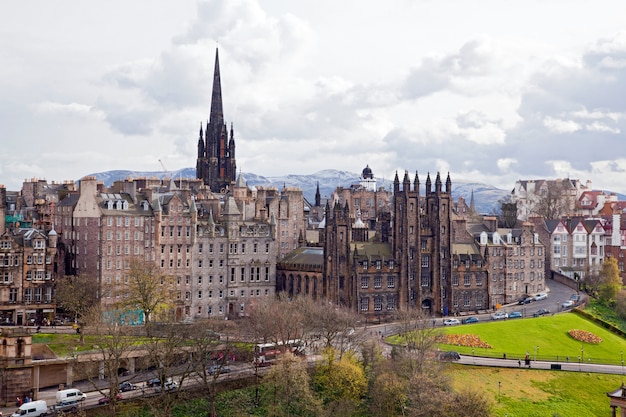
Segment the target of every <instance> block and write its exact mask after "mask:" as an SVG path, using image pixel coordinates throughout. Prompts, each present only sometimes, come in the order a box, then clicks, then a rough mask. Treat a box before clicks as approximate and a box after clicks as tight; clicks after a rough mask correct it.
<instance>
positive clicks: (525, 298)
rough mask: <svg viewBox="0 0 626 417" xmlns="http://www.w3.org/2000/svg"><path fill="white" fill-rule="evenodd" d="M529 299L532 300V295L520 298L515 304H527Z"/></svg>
mask: <svg viewBox="0 0 626 417" xmlns="http://www.w3.org/2000/svg"><path fill="white" fill-rule="evenodd" d="M531 301H533V298H532V297H524V298H520V300H519V302H518V303H517V304H519V305H524V304H529V303H530V302H531Z"/></svg>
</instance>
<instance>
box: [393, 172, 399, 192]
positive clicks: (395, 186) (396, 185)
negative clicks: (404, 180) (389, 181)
mask: <svg viewBox="0 0 626 417" xmlns="http://www.w3.org/2000/svg"><path fill="white" fill-rule="evenodd" d="M399 191H400V180H399V179H398V171H396V176H395V178H394V179H393V192H394V193H398V192H399Z"/></svg>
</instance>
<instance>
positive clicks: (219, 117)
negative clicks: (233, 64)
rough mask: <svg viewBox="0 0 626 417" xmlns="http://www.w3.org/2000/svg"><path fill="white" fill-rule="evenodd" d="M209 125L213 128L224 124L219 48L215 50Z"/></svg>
mask: <svg viewBox="0 0 626 417" xmlns="http://www.w3.org/2000/svg"><path fill="white" fill-rule="evenodd" d="M209 123H210V124H212V125H213V126H222V125H223V124H224V111H223V109H222V82H221V80H220V60H219V54H218V49H217V48H215V69H214V70H213V92H212V93H211V114H210V116H209Z"/></svg>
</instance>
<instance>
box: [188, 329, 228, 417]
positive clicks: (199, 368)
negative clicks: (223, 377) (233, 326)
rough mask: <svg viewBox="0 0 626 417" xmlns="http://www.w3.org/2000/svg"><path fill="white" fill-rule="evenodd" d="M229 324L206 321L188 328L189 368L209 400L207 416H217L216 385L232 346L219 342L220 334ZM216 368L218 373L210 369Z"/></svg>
mask: <svg viewBox="0 0 626 417" xmlns="http://www.w3.org/2000/svg"><path fill="white" fill-rule="evenodd" d="M230 323H231V321H226V320H206V321H200V322H196V323H194V324H193V325H191V326H190V331H189V335H190V340H189V344H190V348H191V366H192V367H193V375H194V376H195V377H196V379H197V380H199V381H201V383H202V388H203V389H204V390H206V392H207V394H208V399H209V414H208V415H209V416H210V417H215V416H217V413H216V410H215V394H216V383H217V378H218V377H219V374H220V371H221V370H222V369H223V366H225V365H226V364H227V362H228V358H229V357H230V353H231V351H232V350H233V346H232V345H231V344H230V343H229V341H228V339H227V340H225V341H224V340H221V337H220V333H221V332H222V331H223V330H225V328H226V327H227V326H228V325H229V324H230ZM213 367H217V369H218V371H217V372H215V371H214V370H212V369H215V368H213Z"/></svg>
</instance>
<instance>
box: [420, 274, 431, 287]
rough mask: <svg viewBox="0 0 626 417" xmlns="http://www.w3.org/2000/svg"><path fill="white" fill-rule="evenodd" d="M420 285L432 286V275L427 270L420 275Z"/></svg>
mask: <svg viewBox="0 0 626 417" xmlns="http://www.w3.org/2000/svg"><path fill="white" fill-rule="evenodd" d="M420 285H421V286H422V287H423V288H426V287H430V276H429V275H428V273H427V272H424V273H423V274H422V275H421V277H420Z"/></svg>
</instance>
